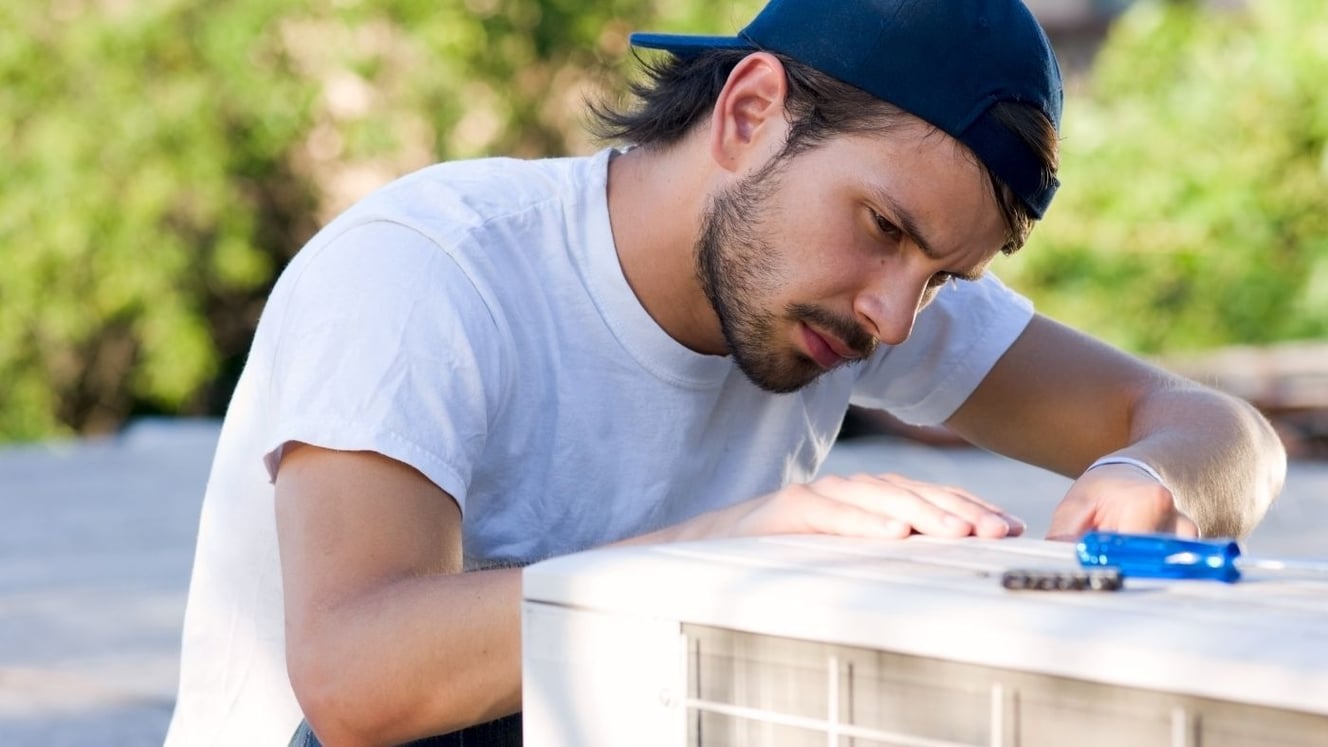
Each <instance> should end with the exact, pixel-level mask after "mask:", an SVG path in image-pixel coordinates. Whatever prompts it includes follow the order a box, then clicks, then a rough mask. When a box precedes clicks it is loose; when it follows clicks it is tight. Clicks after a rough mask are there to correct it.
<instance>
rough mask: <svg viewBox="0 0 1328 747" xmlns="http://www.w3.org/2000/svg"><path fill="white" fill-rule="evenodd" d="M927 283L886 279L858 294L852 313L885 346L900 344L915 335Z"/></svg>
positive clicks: (902, 279)
mask: <svg viewBox="0 0 1328 747" xmlns="http://www.w3.org/2000/svg"><path fill="white" fill-rule="evenodd" d="M925 288H926V283H925V281H924V282H922V283H917V282H914V281H912V280H908V279H905V278H900V277H895V278H884V279H882V280H880V281H878V282H875V283H872V284H871V285H869V286H868V287H866V288H864V289H863V290H862V291H861V292H859V293H858V295H857V298H855V299H854V301H853V311H854V312H855V313H856V314H857V315H858V319H859V321H860V322H861V323H862V324H863V326H864V327H866V329H867V331H868V332H870V333H871V334H872V336H874V337H875V338H876V339H877V340H879V341H880V342H881V343H882V344H885V345H898V344H900V343H902V342H903V341H905V340H907V339H908V336H909V335H911V334H912V333H913V322H914V321H916V320H917V317H918V307H919V306H920V305H921V303H922V294H923V292H924V290H925Z"/></svg>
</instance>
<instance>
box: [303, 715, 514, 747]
mask: <svg viewBox="0 0 1328 747" xmlns="http://www.w3.org/2000/svg"><path fill="white" fill-rule="evenodd" d="M289 747H322V743H321V742H319V741H318V737H316V736H314V732H313V730H312V729H310V728H309V724H308V722H305V721H301V722H300V728H298V729H296V730H295V736H293V737H291V741H290V745H289ZM402 747H521V714H519V713H514V714H512V715H511V716H504V717H503V718H500V719H498V720H497V721H490V722H489V723H487V724H480V725H478V726H472V727H470V728H469V729H462V730H461V731H454V732H452V733H451V734H443V735H441V736H437V737H427V738H425V739H419V740H416V741H414V742H411V743H409V744H407V745H402Z"/></svg>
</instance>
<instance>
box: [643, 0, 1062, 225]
mask: <svg viewBox="0 0 1328 747" xmlns="http://www.w3.org/2000/svg"><path fill="white" fill-rule="evenodd" d="M631 43H632V44H633V45H634V46H637V47H646V48H649V49H662V50H665V51H668V52H672V53H673V54H675V55H679V56H692V55H696V54H699V53H701V52H704V51H706V50H711V49H739V50H751V51H753V52H756V51H767V52H777V53H779V54H782V55H785V56H787V57H790V58H792V59H794V60H797V61H798V62H801V63H803V64H805V65H809V66H811V67H813V68H815V69H817V70H819V71H821V72H823V73H825V74H826V75H829V76H831V77H832V78H836V79H838V80H840V81H842V82H844V83H848V84H849V85H852V86H855V87H857V88H860V89H862V90H864V91H866V92H868V93H870V94H872V95H873V96H876V97H877V98H879V99H881V100H883V101H887V102H889V103H891V104H894V105H895V106H898V107H899V108H901V109H903V110H904V111H907V112H909V113H911V114H913V115H914V116H917V117H919V118H921V119H923V120H925V121H927V122H929V123H931V124H932V125H934V126H935V127H937V128H939V129H940V130H942V131H943V132H946V133H948V134H949V135H950V136H951V137H953V138H955V139H956V140H958V141H959V142H961V143H963V144H964V145H966V146H968V148H969V149H970V150H972V151H973V152H974V153H975V154H976V155H977V157H978V158H979V159H980V160H981V161H982V163H983V164H984V165H985V166H986V167H987V169H988V170H990V171H991V172H992V173H993V174H995V175H996V177H997V178H998V179H1000V180H1001V181H1002V182H1004V183H1005V184H1006V185H1007V186H1009V187H1010V189H1012V190H1013V191H1014V192H1015V194H1017V195H1018V196H1019V198H1020V199H1021V200H1022V201H1023V202H1024V204H1025V205H1027V206H1028V208H1029V210H1030V211H1031V212H1032V213H1033V214H1034V215H1035V216H1037V217H1038V218H1041V217H1042V215H1043V214H1044V213H1045V212H1046V210H1047V206H1048V205H1050V204H1051V198H1052V196H1053V195H1055V194H1056V188H1057V187H1059V186H1060V182H1059V181H1058V180H1057V179H1056V176H1055V174H1052V173H1051V172H1049V171H1047V170H1045V169H1044V168H1043V167H1042V164H1041V159H1039V158H1038V157H1037V155H1036V154H1035V153H1034V152H1033V150H1032V149H1031V148H1029V147H1028V145H1027V144H1025V143H1024V141H1023V140H1022V139H1021V138H1020V137H1019V136H1018V135H1016V134H1015V133H1014V132H1012V131H1011V130H1010V129H1009V128H1008V127H1006V126H1004V125H1002V124H1001V123H1000V122H999V121H998V120H996V118H995V117H994V116H993V115H992V113H991V108H992V105H993V104H996V103H997V102H1000V101H1016V102H1021V103H1024V104H1028V105H1030V106H1034V107H1036V108H1038V109H1039V110H1041V112H1042V113H1043V114H1044V115H1046V117H1047V119H1048V120H1050V121H1051V123H1052V125H1053V126H1054V127H1055V128H1056V130H1057V131H1059V130H1060V120H1061V105H1062V98H1063V91H1062V86H1061V73H1060V67H1059V66H1058V65H1057V63H1056V54H1055V52H1053V51H1052V49H1051V43H1050V42H1049V41H1048V40H1047V36H1046V34H1045V33H1043V31H1042V28H1041V27H1040V26H1039V25H1038V23H1037V20H1036V19H1034V18H1033V14H1032V13H1031V12H1029V10H1028V8H1027V7H1025V6H1024V4H1023V3H1022V2H1020V0H770V2H769V3H768V4H767V5H766V6H765V8H763V9H762V10H761V12H760V13H759V14H758V15H757V16H756V18H755V19H753V20H752V22H751V23H750V24H748V25H747V27H746V28H744V29H743V30H742V31H740V32H738V35H737V36H690V35H679V34H655V33H636V34H632V36H631Z"/></svg>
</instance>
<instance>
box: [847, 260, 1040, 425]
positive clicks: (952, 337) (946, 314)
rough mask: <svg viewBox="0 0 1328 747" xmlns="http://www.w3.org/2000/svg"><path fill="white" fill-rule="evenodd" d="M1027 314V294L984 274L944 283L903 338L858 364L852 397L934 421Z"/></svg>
mask: <svg viewBox="0 0 1328 747" xmlns="http://www.w3.org/2000/svg"><path fill="white" fill-rule="evenodd" d="M1032 318H1033V305H1032V304H1031V303H1030V302H1029V301H1028V299H1026V298H1024V297H1023V296H1020V295H1019V294H1017V293H1015V292H1014V291H1012V290H1010V289H1009V288H1007V287H1006V286H1005V285H1004V284H1002V283H1001V282H1000V281H999V280H998V279H996V277H994V276H992V275H990V274H988V275H985V276H983V278H982V279H981V280H978V281H976V282H971V283H969V282H961V283H956V284H953V285H950V286H947V287H946V288H945V289H944V290H942V291H941V292H940V293H939V294H938V295H937V296H936V299H935V300H934V301H932V303H931V304H930V305H929V306H927V308H925V309H923V311H922V312H921V313H919V314H918V318H917V321H916V322H915V324H914V328H913V334H912V335H910V336H909V338H908V340H906V341H905V342H904V343H903V344H902V345H897V346H894V347H891V348H888V349H884V350H882V351H880V352H878V353H877V355H876V356H874V357H873V359H872V360H871V361H870V362H868V363H867V364H866V365H865V366H864V368H863V370H862V373H861V375H860V376H859V379H858V382H857V384H856V386H855V388H854V392H853V399H852V401H853V403H854V404H857V405H862V406H865V407H872V408H877V409H883V410H887V411H889V412H890V413H891V414H893V415H895V416H896V417H898V418H899V419H901V420H903V421H905V422H907V423H913V424H915V425H935V424H937V423H942V422H944V421H945V420H946V419H947V418H949V417H950V416H951V415H953V414H954V412H955V410H957V409H959V406H960V405H962V404H963V403H964V401H965V400H967V399H968V397H969V395H971V394H972V393H973V390H975V389H977V387H978V385H979V384H980V383H982V380H983V378H985V377H986V375H987V374H988V373H989V372H990V371H991V369H992V367H993V366H995V365H996V362H997V361H998V360H1000V358H1001V356H1002V355H1004V354H1005V351H1006V350H1008V349H1009V348H1010V346H1011V345H1012V344H1014V341H1015V340H1016V339H1018V337H1019V335H1020V334H1022V333H1023V331H1024V328H1025V327H1027V326H1028V323H1029V321H1030V320H1031V319H1032Z"/></svg>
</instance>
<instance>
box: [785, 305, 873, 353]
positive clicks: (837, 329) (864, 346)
mask: <svg viewBox="0 0 1328 747" xmlns="http://www.w3.org/2000/svg"><path fill="white" fill-rule="evenodd" d="M788 314H789V316H791V317H792V318H794V319H797V320H799V321H804V322H810V323H811V324H813V325H815V326H817V327H820V328H821V329H824V330H825V331H827V332H829V333H830V334H832V335H834V336H835V337H838V338H839V339H840V340H842V341H843V342H844V344H845V345H847V346H848V347H849V348H850V349H851V350H852V351H853V352H855V353H858V354H859V355H861V356H862V357H863V358H866V357H867V356H869V355H871V354H872V353H874V352H876V345H877V342H876V338H875V337H872V336H871V335H870V334H868V333H867V330H865V329H863V328H862V325H860V324H858V323H857V322H854V321H853V320H852V319H845V318H844V317H842V316H839V315H838V314H834V313H832V312H830V311H827V310H826V309H823V308H821V307H820V306H814V305H812V304H807V303H795V304H789V306H788Z"/></svg>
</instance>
